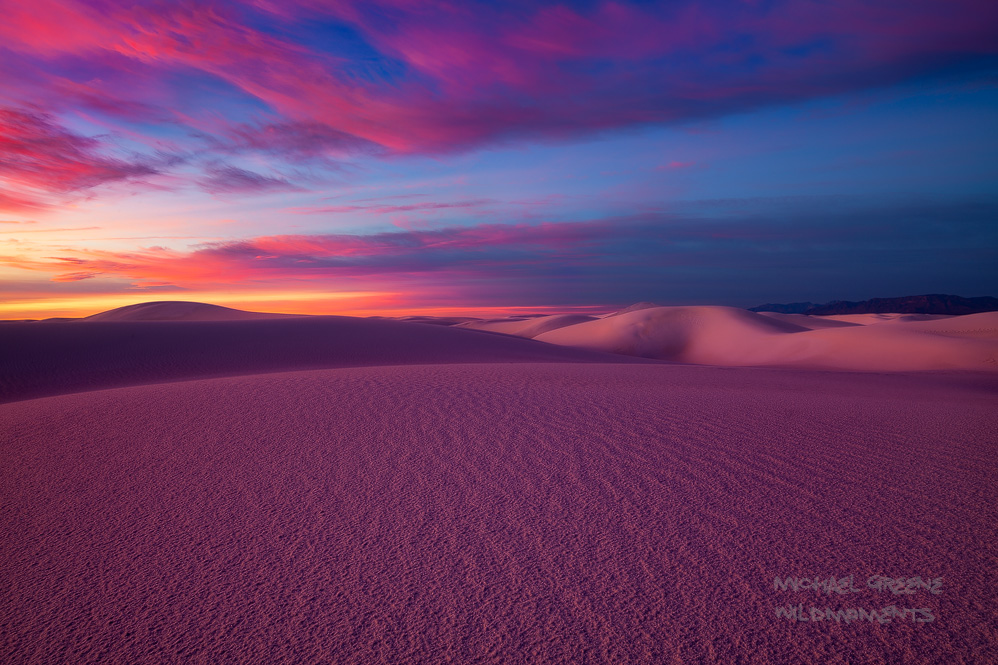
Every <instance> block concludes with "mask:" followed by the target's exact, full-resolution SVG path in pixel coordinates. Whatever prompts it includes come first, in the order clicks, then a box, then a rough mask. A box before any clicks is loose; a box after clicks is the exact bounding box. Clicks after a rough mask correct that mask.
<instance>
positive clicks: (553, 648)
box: [0, 324, 998, 665]
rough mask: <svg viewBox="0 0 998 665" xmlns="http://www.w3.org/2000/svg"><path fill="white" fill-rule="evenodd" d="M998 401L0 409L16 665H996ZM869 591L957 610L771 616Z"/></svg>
mask: <svg viewBox="0 0 998 665" xmlns="http://www.w3.org/2000/svg"><path fill="white" fill-rule="evenodd" d="M399 325H402V324H399ZM412 325H415V324H412ZM421 329H427V330H433V329H434V328H433V327H431V326H422V327H421ZM478 335H479V336H481V337H490V336H489V335H484V334H482V333H478ZM454 339H457V338H456V337H455V338H454ZM995 390H996V387H995V382H994V377H993V376H991V375H985V374H969V373H963V374H959V375H902V374H891V375H878V374H850V373H834V372H805V371H796V370H780V371H773V370H765V369H737V368H736V369H730V368H713V367H693V366H679V365H664V364H657V365H655V364H647V365H633V364H632V365H626V366H625V365H613V364H587V365H583V364H556V363H545V364H540V365H535V364H479V365H447V366H443V365H438V366H407V367H366V368H348V369H337V370H322V371H311V372H296V373H285V374H271V375H266V376H262V375H261V376H252V377H236V378H224V379H214V380H204V381H194V382H187V383H173V384H160V385H150V386H140V387H131V388H124V389H117V390H106V391H94V392H89V393H82V394H75V395H63V396H59V397H53V398H46V399H38V400H30V401H23V402H18V403H12V404H4V405H0V424H2V426H0V468H3V470H4V472H3V474H2V478H0V505H2V507H3V510H2V511H0V532H2V533H3V534H4V537H3V538H0V566H2V570H3V579H4V592H3V593H2V594H0V662H4V663H57V662H72V663H212V664H218V665H224V664H228V663H278V662H288V663H357V664H364V665H367V664H371V663H386V664H392V665H395V664H401V663H444V662H453V663H487V664H491V663H495V664H511V663H531V664H534V665H537V664H546V663H574V664H580V665H585V664H587V663H614V664H626V663H649V664H656V665H658V664H661V663H745V664H759V665H770V664H773V663H850V664H853V665H865V664H871V665H873V664H876V665H882V664H883V663H899V664H901V663H904V664H920V665H922V664H924V665H938V664H940V663H947V664H953V665H961V664H963V665H969V664H981V663H990V662H998V650H996V645H998V630H996V626H995V623H994V608H995V606H996V601H998V597H996V591H995V585H994V583H993V575H994V571H995V562H996V560H998V541H996V540H995V539H994V538H993V537H992V536H993V534H994V532H995V530H996V527H998V485H996V483H995V482H994V480H995V477H996V474H998V450H996V441H995V432H996V431H998V410H996V409H995ZM849 574H853V575H856V586H863V585H864V584H865V583H866V580H867V579H868V577H869V576H873V575H888V576H896V577H910V576H914V575H918V576H921V577H922V578H936V577H940V578H942V594H941V595H938V596H936V595H932V596H929V595H928V594H927V593H924V592H923V593H919V594H917V595H914V596H907V595H905V596H895V595H892V594H890V593H887V592H884V593H880V594H878V593H875V592H869V593H862V594H855V595H849V596H838V595H831V596H828V595H824V594H817V593H814V592H798V593H796V594H795V593H793V592H778V591H776V590H774V577H776V576H780V577H783V578H786V577H790V576H799V577H821V578H826V577H827V576H830V575H835V576H837V577H844V576H846V575H849ZM797 603H801V604H803V605H804V606H805V607H806V608H809V607H811V606H817V607H821V608H824V607H830V608H833V609H840V608H850V607H851V608H856V607H860V608H865V609H867V610H874V611H880V610H882V608H884V607H887V606H892V605H893V606H897V607H899V608H905V607H912V608H929V610H930V611H931V612H932V614H933V616H934V617H935V621H933V622H931V623H913V622H912V621H911V619H910V618H908V619H901V618H899V617H894V618H893V619H892V621H891V622H890V623H885V624H883V625H881V624H879V623H875V624H870V623H869V622H868V621H862V622H859V623H852V624H849V625H846V624H835V623H831V622H828V621H826V622H822V623H811V622H804V623H798V622H790V621H789V620H787V619H784V618H778V617H777V616H776V614H775V608H776V607H777V606H787V605H792V604H793V605H796V604H797Z"/></svg>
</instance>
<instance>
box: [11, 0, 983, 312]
mask: <svg viewBox="0 0 998 665" xmlns="http://www.w3.org/2000/svg"><path fill="white" fill-rule="evenodd" d="M0 9H2V11H0V13H2V16H3V18H2V20H0V318H43V317H48V316H80V315H86V314H92V313H94V312H98V311H101V310H105V309H110V308H112V307H116V306H120V305H126V304H131V303H136V302H142V301H149V300H197V301H203V302H212V303H216V304H222V305H228V306H235V307H241V308H246V309H257V310H263V311H284V312H302V313H347V314H374V313H379V312H382V313H419V312H428V313H433V312H467V313H489V312H497V313H498V312H505V311H532V310H537V311H542V310H543V311H546V310H557V311H573V310H579V311H584V310H587V309H606V308H608V307H614V306H620V305H627V304H629V303H632V302H636V301H640V300H648V301H654V302H657V303H660V304H689V303H702V304H723V305H735V306H752V305H756V304H760V303H763V302H791V301H800V300H811V301H817V302H820V301H825V300H830V299H840V298H841V299H851V300H860V299H865V298H870V297H876V296H885V297H887V296H899V295H908V294H919V293H955V294H960V295H964V296H979V295H998V268H996V266H998V3H996V2H994V0H947V1H927V0H909V1H906V2H898V1H894V0H889V1H888V0H841V1H837V2H827V1H820V2H819V1H808V0H793V1H783V0H743V1H741V2H735V1H731V2H720V1H712V0H706V1H700V2H694V1H690V0H677V1H673V2H660V3H656V2H644V1H642V2H596V1H593V2H576V3H549V2H543V1H542V2H538V1H531V2H520V1H514V2H498V3H484V2H472V1H468V0H460V1H455V2H449V1H441V2H418V1H416V0H392V1H364V2H352V1H350V0H248V1H245V2H227V1H222V2H213V1H211V0H207V1H198V2H193V1H192V2H141V1H140V2H129V3H121V2H113V1H103V0H90V1H80V2H77V1H73V0H0Z"/></svg>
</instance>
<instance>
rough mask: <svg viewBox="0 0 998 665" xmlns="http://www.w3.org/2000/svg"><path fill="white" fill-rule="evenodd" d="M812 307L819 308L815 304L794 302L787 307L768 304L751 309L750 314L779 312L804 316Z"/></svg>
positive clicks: (786, 305)
mask: <svg viewBox="0 0 998 665" xmlns="http://www.w3.org/2000/svg"><path fill="white" fill-rule="evenodd" d="M812 307H818V303H815V302H792V303H788V304H785V305H781V304H778V303H771V302H768V303H766V304H765V305H759V306H758V307H749V311H750V312H779V313H780V314H803V313H804V312H806V311H807V310H809V309H811V308H812Z"/></svg>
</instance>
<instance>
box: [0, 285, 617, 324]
mask: <svg viewBox="0 0 998 665" xmlns="http://www.w3.org/2000/svg"><path fill="white" fill-rule="evenodd" d="M400 295H401V294H398V293H389V292H330V293H317V292H293V291H278V292H266V291H247V292H212V291H203V292H196V293H195V292H186V293H183V294H182V295H181V294H169V295H167V294H164V295H163V297H155V296H152V295H151V294H150V296H149V297H145V298H143V297H141V296H139V295H137V294H130V293H125V294H98V295H86V296H78V297H62V298H36V299H19V300H7V301H4V302H0V320H20V319H47V318H83V317H86V316H90V315H92V314H98V313H100V312H105V311H107V310H110V309H115V308H118V307H125V306H128V305H137V304H140V303H144V302H157V301H170V300H180V301H194V302H202V303H208V304H212V305H221V306H223V307H232V308H235V309H243V310H247V311H252V312H268V313H275V314H307V315H340V316H388V317H399V316H441V317H445V316H467V317H471V318H498V317H503V316H510V315H513V314H517V313H521V314H524V313H526V314H531V313H532V314H555V313H573V312H584V313H589V312H596V313H602V312H604V311H608V308H607V307H601V306H587V305H579V306H565V307H538V306H515V305H510V306H502V307H469V306H465V307H458V306H452V307H419V306H418V305H410V306H405V305H404V304H402V302H400V301H401V300H402V299H401V298H400ZM171 296H172V297H171ZM610 309H612V308H610Z"/></svg>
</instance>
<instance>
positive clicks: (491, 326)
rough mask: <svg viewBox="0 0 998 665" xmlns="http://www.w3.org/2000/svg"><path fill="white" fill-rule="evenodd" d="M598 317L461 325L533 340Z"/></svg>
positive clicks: (569, 316)
mask: <svg viewBox="0 0 998 665" xmlns="http://www.w3.org/2000/svg"><path fill="white" fill-rule="evenodd" d="M595 318H596V317H593V316H589V315H587V314H554V315H551V316H540V317H535V318H530V319H522V318H514V317H511V318H508V319H493V320H489V321H469V322H468V323H463V324H461V327H462V328H471V329H472V330H488V331H489V332H499V333H503V334H506V335H516V336H517V337H526V338H528V339H533V338H535V337H537V336H538V335H542V334H544V333H546V332H550V331H552V330H557V329H558V328H564V327H565V326H574V325H575V324H577V323H585V322H586V321H594V320H595Z"/></svg>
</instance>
